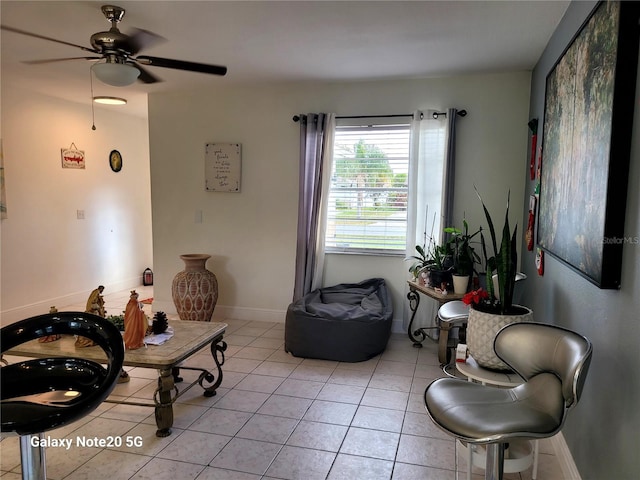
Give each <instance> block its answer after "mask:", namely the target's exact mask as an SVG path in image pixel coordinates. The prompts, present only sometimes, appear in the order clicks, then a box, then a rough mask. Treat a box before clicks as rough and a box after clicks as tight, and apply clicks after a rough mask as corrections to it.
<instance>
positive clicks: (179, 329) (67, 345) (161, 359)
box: [5, 320, 227, 437]
mask: <svg viewBox="0 0 640 480" xmlns="http://www.w3.org/2000/svg"><path fill="white" fill-rule="evenodd" d="M169 324H170V326H171V327H173V330H174V336H173V337H172V338H170V339H169V340H167V341H166V342H165V343H163V344H162V345H149V346H145V347H143V348H139V349H137V350H126V351H125V355H124V365H126V366H130V367H142V368H155V369H157V370H158V387H157V388H156V391H155V393H154V394H153V403H148V402H147V403H145V402H132V401H128V400H110V399H109V398H107V399H106V400H105V402H107V403H118V404H125V405H139V406H143V407H154V409H155V417H156V425H157V427H158V430H157V431H156V436H158V437H166V436H168V435H170V434H171V427H172V426H173V404H174V402H175V401H176V400H177V399H178V398H179V397H180V396H181V395H182V394H184V393H185V392H186V391H187V390H189V389H190V388H191V387H192V386H194V385H195V384H196V383H198V384H199V385H200V386H201V387H202V388H203V389H204V393H203V394H204V396H206V397H212V396H214V395H215V394H216V389H217V388H218V387H219V386H220V383H221V382H222V368H221V366H222V365H223V364H224V351H225V350H226V349H227V344H226V343H225V342H223V341H222V337H223V335H224V332H225V330H226V328H227V324H226V323H217V322H190V321H182V320H171V321H170V322H169ZM207 345H209V346H210V349H211V355H212V356H213V360H214V362H215V364H216V367H217V370H218V371H217V375H214V374H213V373H210V372H209V371H207V370H206V369H204V368H198V367H185V366H181V365H180V366H179V364H180V362H182V361H183V360H186V359H187V358H189V357H191V356H192V355H193V354H195V353H197V352H198V351H200V350H202V349H203V348H204V347H206V346H207ZM5 355H15V356H21V357H33V358H49V357H65V356H71V357H81V358H86V359H88V360H95V361H98V362H100V361H106V356H105V354H104V352H103V351H102V350H101V349H100V348H99V347H84V348H76V347H75V339H74V337H73V336H71V335H64V336H63V337H62V338H61V339H60V340H56V341H54V342H50V343H38V341H37V340H32V341H31V342H27V343H23V344H22V345H18V346H17V347H15V348H12V349H11V350H9V351H7V352H5ZM176 368H180V369H185V370H197V371H200V372H201V373H200V376H199V377H198V379H197V380H196V381H194V382H193V383H191V385H187V386H186V387H184V388H182V389H181V390H178V388H177V387H176V386H175V381H176V378H175V376H174V370H175V369H176ZM178 381H179V380H178ZM205 382H206V384H207V385H206V386H205Z"/></svg>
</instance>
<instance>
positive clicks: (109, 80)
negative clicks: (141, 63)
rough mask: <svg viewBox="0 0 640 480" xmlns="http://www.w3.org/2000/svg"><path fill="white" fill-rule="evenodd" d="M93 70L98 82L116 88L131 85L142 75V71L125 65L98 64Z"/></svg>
mask: <svg viewBox="0 0 640 480" xmlns="http://www.w3.org/2000/svg"><path fill="white" fill-rule="evenodd" d="M91 69H92V70H93V73H95V74H96V77H97V78H98V80H100V81H101V82H103V83H106V84H107V85H112V86H114V87H126V86H127V85H131V84H132V83H133V82H135V81H136V80H137V78H138V76H139V75H140V70H138V69H137V68H135V67H132V66H131V65H126V64H124V63H96V64H94V65H93V66H92V67H91Z"/></svg>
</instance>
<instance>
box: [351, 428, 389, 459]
mask: <svg viewBox="0 0 640 480" xmlns="http://www.w3.org/2000/svg"><path fill="white" fill-rule="evenodd" d="M399 439H400V435H399V434H397V433H392V432H382V431H379V430H370V429H366V428H355V427H351V428H349V431H348V432H347V436H346V438H345V439H344V442H343V444H342V446H341V447H340V453H344V454H348V455H358V456H360V457H371V458H379V459H381V460H394V459H395V456H396V449H397V447H398V440H399Z"/></svg>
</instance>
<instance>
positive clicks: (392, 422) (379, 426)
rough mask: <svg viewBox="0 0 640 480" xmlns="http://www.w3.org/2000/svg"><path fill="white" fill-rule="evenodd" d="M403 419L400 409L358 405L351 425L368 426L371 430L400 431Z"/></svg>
mask: <svg viewBox="0 0 640 480" xmlns="http://www.w3.org/2000/svg"><path fill="white" fill-rule="evenodd" d="M403 421H404V412H403V411H401V410H390V409H387V408H378V407H367V406H365V405H360V406H359V407H358V411H357V412H356V415H355V417H354V419H353V422H352V423H351V425H352V426H354V427H360V428H370V429H372V430H383V431H385V432H395V433H400V431H401V430H402V423H403Z"/></svg>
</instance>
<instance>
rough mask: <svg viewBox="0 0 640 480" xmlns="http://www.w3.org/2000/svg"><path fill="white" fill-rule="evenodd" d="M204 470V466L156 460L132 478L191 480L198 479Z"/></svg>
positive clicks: (137, 479) (145, 479)
mask: <svg viewBox="0 0 640 480" xmlns="http://www.w3.org/2000/svg"><path fill="white" fill-rule="evenodd" d="M203 470H204V467H203V466H202V465H196V464H191V463H184V462H176V461H174V460H166V459H162V458H154V459H153V460H151V461H150V462H149V463H147V464H146V465H145V466H144V467H142V469H140V471H138V473H136V474H135V475H134V476H133V477H131V480H160V479H172V480H177V479H180V480H190V479H194V478H196V477H198V475H199V474H200V472H202V471H203Z"/></svg>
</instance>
